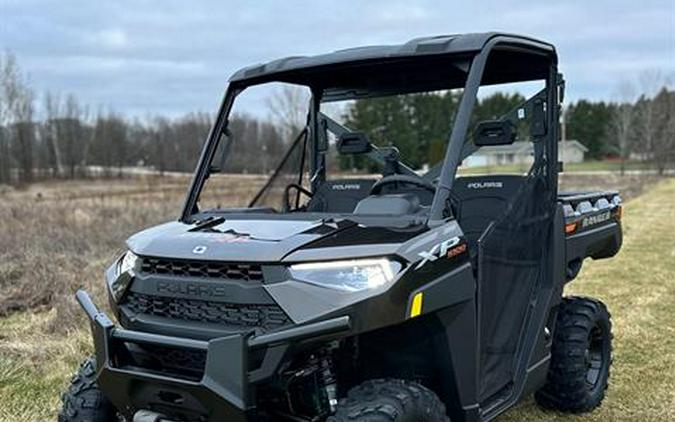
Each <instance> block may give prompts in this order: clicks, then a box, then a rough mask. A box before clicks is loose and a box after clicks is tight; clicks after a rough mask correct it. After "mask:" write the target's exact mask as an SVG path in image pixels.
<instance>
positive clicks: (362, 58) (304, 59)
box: [230, 32, 555, 82]
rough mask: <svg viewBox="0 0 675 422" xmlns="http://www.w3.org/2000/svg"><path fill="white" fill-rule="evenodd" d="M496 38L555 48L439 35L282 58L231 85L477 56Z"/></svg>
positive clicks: (485, 36) (482, 36)
mask: <svg viewBox="0 0 675 422" xmlns="http://www.w3.org/2000/svg"><path fill="white" fill-rule="evenodd" d="M497 37H499V38H500V40H501V41H504V42H506V43H508V44H510V45H513V46H517V47H520V48H523V49H525V50H539V51H542V52H544V53H546V54H553V55H555V48H554V47H553V45H551V44H549V43H547V42H544V41H540V40H536V39H534V38H530V37H525V36H522V35H514V34H507V33H498V32H487V33H477V34H455V35H440V36H432V37H423V38H415V39H413V40H410V41H408V42H406V43H403V44H396V45H378V46H367V47H358V48H350V49H346V50H338V51H335V52H332V53H328V54H319V55H315V56H291V57H285V58H282V59H278V60H273V61H270V62H267V63H262V64H257V65H253V66H248V67H245V68H242V69H240V70H238V71H237V72H235V73H234V74H233V75H232V77H231V78H230V81H232V82H253V81H255V80H257V79H261V78H262V79H268V78H273V77H274V76H275V75H281V74H284V73H288V72H294V71H303V70H305V71H306V70H315V69H319V68H323V67H326V66H332V65H344V64H356V63H362V62H369V61H378V60H391V59H401V58H417V57H427V58H429V57H434V56H444V55H445V56H447V55H454V54H462V53H477V52H479V51H480V50H481V49H483V48H484V47H485V46H486V44H487V43H488V41H490V40H492V39H493V38H497Z"/></svg>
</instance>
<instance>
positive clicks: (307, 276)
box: [290, 258, 401, 292]
mask: <svg viewBox="0 0 675 422" xmlns="http://www.w3.org/2000/svg"><path fill="white" fill-rule="evenodd" d="M400 269H401V264H400V263H398V262H396V261H390V260H388V259H386V258H378V259H359V260H350V261H333V262H312V263H306V264H296V265H292V266H291V267H290V272H291V275H292V276H293V278H295V279H297V280H301V281H305V282H308V283H313V284H318V285H320V286H324V287H330V288H332V289H337V290H343V291H348V292H358V291H362V290H366V289H373V288H376V287H379V286H382V285H384V284H387V283H389V282H391V281H392V280H393V279H394V277H395V276H396V274H397V273H398V272H399V270H400Z"/></svg>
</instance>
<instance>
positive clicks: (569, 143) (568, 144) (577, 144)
mask: <svg viewBox="0 0 675 422" xmlns="http://www.w3.org/2000/svg"><path fill="white" fill-rule="evenodd" d="M560 145H561V146H563V145H564V146H565V147H567V148H569V147H572V148H577V149H580V150H581V151H583V152H588V148H586V146H585V145H584V144H582V143H581V142H579V141H577V140H576V139H567V140H565V141H560Z"/></svg>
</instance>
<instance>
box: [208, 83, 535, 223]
mask: <svg viewBox="0 0 675 422" xmlns="http://www.w3.org/2000/svg"><path fill="white" fill-rule="evenodd" d="M542 89H543V83H541V82H537V83H532V82H526V83H517V84H503V85H493V86H490V87H485V88H481V89H480V91H479V95H478V99H477V102H476V105H475V107H474V112H473V114H472V118H471V124H470V130H469V132H468V134H467V136H466V139H465V141H464V147H463V151H462V161H461V163H460V167H459V173H458V177H459V176H461V175H465V174H479V173H492V174H494V173H512V172H513V173H520V174H522V173H524V172H527V170H528V168H529V167H530V164H531V163H532V157H533V155H534V153H533V149H532V147H531V145H532V144H531V142H532V139H531V136H530V135H529V134H530V131H531V130H532V125H531V121H530V120H531V116H532V103H533V100H536V99H537V98H539V99H542V100H543V99H544V98H545V97H544V96H543V95H544V94H545V90H542ZM461 101H462V89H446V90H432V91H428V92H417V93H410V94H399V95H382V96H373V95H370V96H368V97H367V98H360V99H349V100H342V101H330V102H328V101H326V102H319V103H318V106H317V108H316V110H313V109H312V104H313V99H312V93H311V91H310V89H309V88H307V87H304V86H300V85H292V84H284V83H271V84H262V85H256V86H253V87H249V88H248V89H246V90H244V91H243V92H242V93H241V94H239V95H238V96H237V98H236V100H235V102H234V106H233V108H232V111H231V113H230V117H229V123H228V126H227V130H225V131H224V133H223V135H222V136H221V138H220V140H219V142H218V145H217V148H216V152H215V154H214V155H213V158H212V160H211V162H210V165H209V169H210V170H209V171H210V175H209V178H208V180H207V182H206V184H205V185H204V188H203V189H202V192H201V195H200V197H199V200H198V207H199V210H200V211H202V212H233V211H236V212H247V213H250V212H254V213H275V214H285V215H289V214H297V213H330V214H387V215H391V214H396V215H411V214H414V215H424V214H425V213H427V212H428V210H429V207H430V205H431V203H432V201H433V198H434V195H435V192H436V186H437V183H438V176H439V174H440V169H441V166H442V164H443V159H444V157H445V154H446V148H447V144H448V138H449V135H450V132H451V130H452V127H453V119H454V117H455V115H456V113H457V110H458V108H459V106H460V103H461ZM314 112H315V115H314V117H312V116H313V113H314ZM313 119H314V122H313ZM499 120H501V121H508V122H510V124H512V126H513V128H514V130H515V132H516V133H515V134H514V139H516V140H517V142H515V143H513V144H510V145H505V146H497V147H492V146H490V147H478V146H476V141H475V139H474V138H475V136H476V134H475V130H476V128H477V125H478V124H479V123H480V122H485V121H499Z"/></svg>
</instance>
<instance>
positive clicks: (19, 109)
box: [0, 52, 36, 183]
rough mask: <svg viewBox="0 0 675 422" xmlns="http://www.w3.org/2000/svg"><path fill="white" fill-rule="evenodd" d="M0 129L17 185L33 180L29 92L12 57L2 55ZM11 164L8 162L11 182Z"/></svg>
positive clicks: (31, 93) (7, 54)
mask: <svg viewBox="0 0 675 422" xmlns="http://www.w3.org/2000/svg"><path fill="white" fill-rule="evenodd" d="M0 64H1V66H0V94H1V95H0V97H2V101H0V126H2V127H4V128H5V130H4V132H5V134H6V135H5V137H6V138H7V139H6V140H5V141H4V142H6V143H7V144H8V146H9V148H4V149H7V150H8V151H9V153H10V155H11V156H12V157H13V159H14V160H13V161H14V162H15V163H16V166H17V168H18V181H19V183H30V182H31V181H32V180H33V153H34V152H33V147H34V144H35V129H36V128H35V122H34V121H33V112H34V108H33V102H34V99H35V98H34V97H35V96H34V94H33V91H32V90H31V89H30V88H29V87H28V84H27V83H26V81H25V78H24V76H23V75H22V74H21V72H20V70H19V67H18V65H17V63H16V58H15V57H14V55H13V54H11V53H9V52H6V53H5V56H4V60H2V62H1V63H0ZM11 167H12V160H11V159H10V160H9V168H10V173H9V177H10V178H11Z"/></svg>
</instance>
